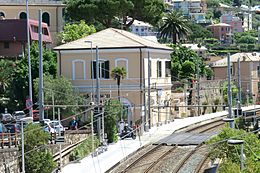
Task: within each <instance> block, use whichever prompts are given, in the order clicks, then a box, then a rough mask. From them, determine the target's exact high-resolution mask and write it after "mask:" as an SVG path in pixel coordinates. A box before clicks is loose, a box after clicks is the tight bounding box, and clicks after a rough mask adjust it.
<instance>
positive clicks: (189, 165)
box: [178, 148, 208, 173]
mask: <svg viewBox="0 0 260 173" xmlns="http://www.w3.org/2000/svg"><path fill="white" fill-rule="evenodd" d="M207 152H208V151H207V149H206V148H203V149H201V150H198V151H196V152H195V153H194V154H193V155H192V156H191V157H190V158H189V159H188V160H187V161H186V162H185V164H184V165H183V166H182V168H181V169H180V171H179V172H178V173H187V172H189V173H192V172H194V171H195V170H196V168H197V166H198V165H199V164H200V162H201V161H202V160H203V159H204V158H205V156H206V154H207Z"/></svg>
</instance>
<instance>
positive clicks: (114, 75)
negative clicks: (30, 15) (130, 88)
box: [111, 67, 126, 100]
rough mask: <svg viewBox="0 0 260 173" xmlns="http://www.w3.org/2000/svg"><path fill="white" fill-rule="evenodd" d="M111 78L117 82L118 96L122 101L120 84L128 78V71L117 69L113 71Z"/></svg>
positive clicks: (122, 68) (121, 68)
mask: <svg viewBox="0 0 260 173" xmlns="http://www.w3.org/2000/svg"><path fill="white" fill-rule="evenodd" d="M111 76H112V78H114V79H115V80H116V81H117V96H118V100H120V83H121V79H124V78H125V77H126V69H125V68H124V67H116V68H114V69H113V70H112V72H111Z"/></svg>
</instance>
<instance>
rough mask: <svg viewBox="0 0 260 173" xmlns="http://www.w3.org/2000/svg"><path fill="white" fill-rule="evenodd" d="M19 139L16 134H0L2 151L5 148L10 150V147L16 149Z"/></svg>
mask: <svg viewBox="0 0 260 173" xmlns="http://www.w3.org/2000/svg"><path fill="white" fill-rule="evenodd" d="M19 140H20V138H19V137H18V134H17V133H1V134H0V146H1V148H2V149H3V148H4V147H5V146H8V148H11V146H15V147H17V146H18V144H19Z"/></svg>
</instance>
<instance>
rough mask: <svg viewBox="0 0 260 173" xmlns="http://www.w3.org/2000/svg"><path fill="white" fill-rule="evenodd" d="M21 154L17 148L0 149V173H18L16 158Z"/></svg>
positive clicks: (18, 167) (17, 160) (18, 166)
mask: <svg viewBox="0 0 260 173" xmlns="http://www.w3.org/2000/svg"><path fill="white" fill-rule="evenodd" d="M20 154H21V153H20V152H19V150H18V148H5V149H0V163H1V164H0V172H1V173H20V165H19V158H18V156H19V155H20Z"/></svg>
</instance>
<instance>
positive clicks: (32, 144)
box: [24, 124, 56, 173]
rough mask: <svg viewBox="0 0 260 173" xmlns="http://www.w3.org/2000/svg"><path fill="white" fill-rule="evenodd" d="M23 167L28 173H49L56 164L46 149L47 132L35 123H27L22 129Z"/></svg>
mask: <svg viewBox="0 0 260 173" xmlns="http://www.w3.org/2000/svg"><path fill="white" fill-rule="evenodd" d="M24 134H25V135H24V149H25V153H26V154H25V168H26V172H30V173H39V172H41V173H50V172H51V171H53V169H54V168H55V166H56V164H55V162H54V161H53V157H52V154H51V152H50V151H49V149H48V146H47V145H48V141H49V134H48V133H46V132H44V131H43V130H42V127H40V126H39V125H36V124H29V125H28V126H27V127H26V128H25V131H24Z"/></svg>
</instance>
